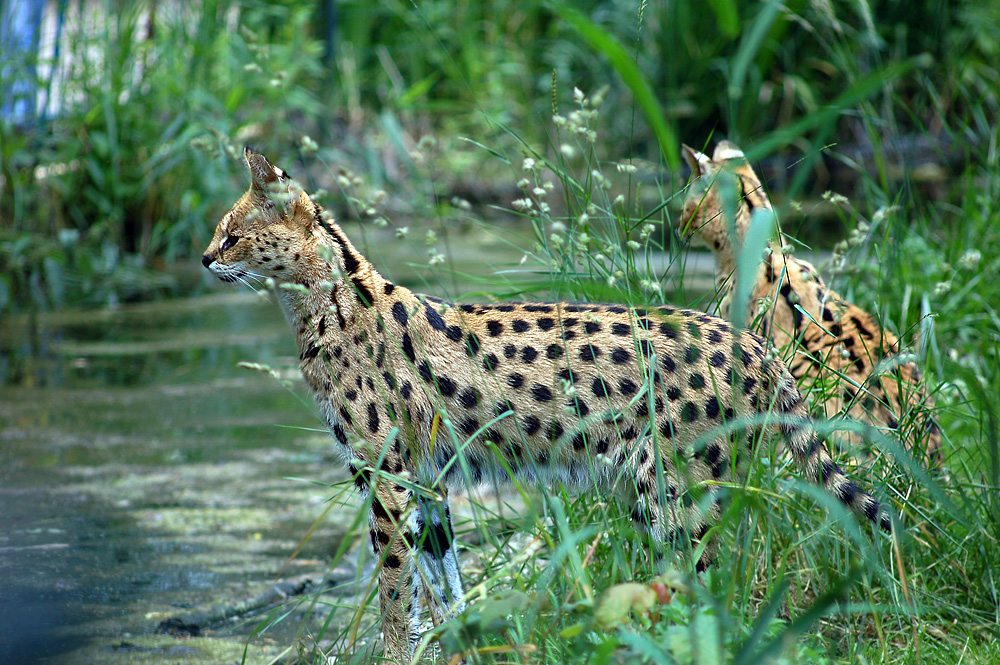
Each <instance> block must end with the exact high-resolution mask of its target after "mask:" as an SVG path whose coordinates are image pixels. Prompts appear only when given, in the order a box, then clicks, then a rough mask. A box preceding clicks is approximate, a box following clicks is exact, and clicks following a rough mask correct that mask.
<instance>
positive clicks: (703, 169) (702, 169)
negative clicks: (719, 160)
mask: <svg viewBox="0 0 1000 665" xmlns="http://www.w3.org/2000/svg"><path fill="white" fill-rule="evenodd" d="M681 154H682V155H683V156H684V160H685V161H686V162H687V163H688V166H690V167H691V175H692V176H693V177H698V176H703V175H708V173H709V170H710V169H711V167H712V160H711V159H709V158H708V155H706V154H705V153H703V152H698V151H697V150H695V149H694V148H692V147H691V146H689V145H685V144H683V143H682V144H681Z"/></svg>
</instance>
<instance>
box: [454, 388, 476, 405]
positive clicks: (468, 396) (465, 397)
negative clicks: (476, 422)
mask: <svg viewBox="0 0 1000 665" xmlns="http://www.w3.org/2000/svg"><path fill="white" fill-rule="evenodd" d="M458 403H459V404H461V405H462V406H464V407H465V408H467V409H473V408H475V407H476V405H477V404H479V391H478V390H476V389H475V388H472V387H469V388H465V389H464V390H463V391H462V392H460V393H459V394H458Z"/></svg>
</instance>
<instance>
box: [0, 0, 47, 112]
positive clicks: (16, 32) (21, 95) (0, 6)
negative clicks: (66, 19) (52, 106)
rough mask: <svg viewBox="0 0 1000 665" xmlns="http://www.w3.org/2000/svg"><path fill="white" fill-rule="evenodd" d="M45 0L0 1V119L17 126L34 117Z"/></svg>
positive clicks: (36, 102)
mask: <svg viewBox="0 0 1000 665" xmlns="http://www.w3.org/2000/svg"><path fill="white" fill-rule="evenodd" d="M45 3H46V0H7V1H6V2H2V1H0V55H2V61H3V63H4V65H3V69H2V70H0V118H3V119H4V120H6V121H8V122H13V123H14V124H18V125H26V124H30V123H32V122H34V120H35V119H36V117H37V115H38V114H37V110H38V109H37V104H38V77H37V75H36V72H35V61H36V60H37V56H38V43H39V36H40V34H41V26H42V11H43V10H44V9H45Z"/></svg>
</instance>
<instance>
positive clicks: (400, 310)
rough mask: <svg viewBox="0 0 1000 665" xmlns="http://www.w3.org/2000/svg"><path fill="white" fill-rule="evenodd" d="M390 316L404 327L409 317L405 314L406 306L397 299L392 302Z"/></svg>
mask: <svg viewBox="0 0 1000 665" xmlns="http://www.w3.org/2000/svg"><path fill="white" fill-rule="evenodd" d="M392 318H394V319H396V323H398V324H399V325H401V326H403V327H404V328H405V327H406V324H407V323H408V322H409V320H410V317H409V316H408V315H407V314H406V307H404V306H403V303H402V302H400V301H398V300H397V301H396V302H394V303H392Z"/></svg>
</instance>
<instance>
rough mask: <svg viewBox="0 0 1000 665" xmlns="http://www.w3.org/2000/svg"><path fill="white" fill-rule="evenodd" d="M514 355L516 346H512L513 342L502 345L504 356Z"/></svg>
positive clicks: (511, 356) (510, 356)
mask: <svg viewBox="0 0 1000 665" xmlns="http://www.w3.org/2000/svg"><path fill="white" fill-rule="evenodd" d="M516 355H517V347H516V346H514V345H513V344H508V345H507V346H505V347H503V356H504V358H513V357H514V356H516Z"/></svg>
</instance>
